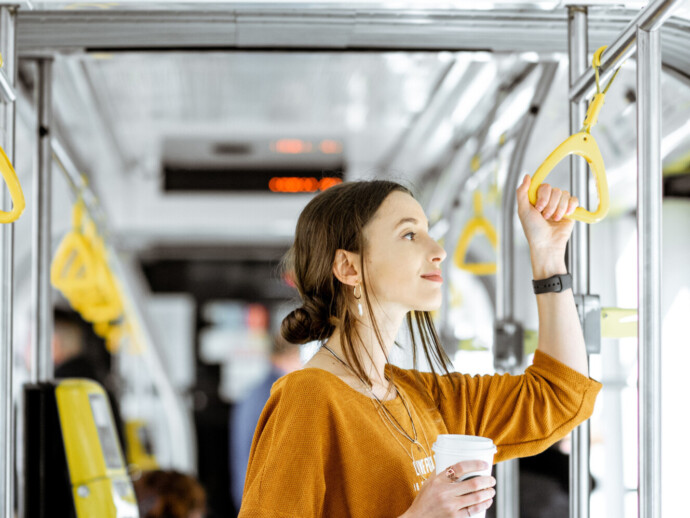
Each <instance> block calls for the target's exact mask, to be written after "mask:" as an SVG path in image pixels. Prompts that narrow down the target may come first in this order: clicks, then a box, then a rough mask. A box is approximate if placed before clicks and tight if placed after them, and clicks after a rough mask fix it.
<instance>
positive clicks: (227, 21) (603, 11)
mask: <svg viewBox="0 0 690 518" xmlns="http://www.w3.org/2000/svg"><path fill="white" fill-rule="evenodd" d="M636 14H637V12H636V11H634V10H630V9H622V8H618V9H616V8H595V7H592V8H590V10H589V40H590V47H591V48H597V47H598V46H601V45H606V44H608V43H610V42H611V41H612V40H613V39H614V38H615V37H617V36H618V34H619V33H620V32H621V31H622V30H623V29H624V28H625V26H626V25H627V24H628V23H629V22H630V20H631V19H633V18H634V17H635V15H636ZM566 34H567V15H566V10H565V9H561V8H559V9H555V10H552V11H548V10H543V9H538V8H524V9H519V10H518V9H512V10H511V9H505V10H487V11H479V10H441V9H433V8H429V9H424V8H421V9H420V8H416V9H381V8H379V9H376V8H371V9H369V8H366V9H357V8H354V9H353V8H340V7H317V8H315V7H312V6H299V5H296V6H293V5H290V6H285V5H270V4H269V5H262V6H261V7H260V8H259V7H257V6H256V5H241V4H240V5H239V6H233V7H232V8H231V9H228V8H222V6H218V5H215V6H213V5H212V4H203V3H201V4H196V5H195V8H194V9H193V10H165V9H163V8H161V9H160V10H155V11H152V10H142V9H132V10H126V9H121V10H113V9H105V10H100V11H98V10H85V11H81V10H74V9H70V10H33V11H30V10H24V9H20V11H19V15H18V28H17V38H18V48H19V52H20V54H22V53H24V54H27V53H29V54H30V53H34V52H36V51H43V50H53V51H61V52H74V51H82V50H94V51H96V50H108V51H117V50H134V49H137V50H147V49H151V50H160V49H189V50H191V49H194V50H204V49H215V50H218V49H242V50H249V49H262V50H266V49H280V50H288V49H294V50H300V51H305V50H310V49H312V50H333V51H338V50H350V51H353V50H361V51H367V50H372V51H381V50H391V49H396V50H488V51H492V52H539V51H544V50H545V49H548V51H549V52H567V38H566ZM688 37H690V20H686V19H684V18H679V17H674V18H672V19H670V20H669V21H668V22H667V23H666V24H665V25H664V27H663V29H662V42H663V49H664V56H663V59H664V63H665V64H667V65H669V66H672V67H673V68H674V69H677V70H680V71H682V72H684V73H686V74H687V75H690V55H689V54H688V53H687V52H686V51H685V50H686V47H685V43H684V42H685V41H687V39H688Z"/></svg>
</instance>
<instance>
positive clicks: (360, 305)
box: [352, 283, 364, 317]
mask: <svg viewBox="0 0 690 518" xmlns="http://www.w3.org/2000/svg"><path fill="white" fill-rule="evenodd" d="M358 287H359V297H358V296H357V288H358ZM352 294H353V295H354V296H355V300H359V299H361V298H362V287H361V286H360V285H359V283H357V284H355V289H354V290H352ZM357 311H358V312H359V316H360V317H361V316H362V315H364V312H363V311H362V303H361V302H358V303H357Z"/></svg>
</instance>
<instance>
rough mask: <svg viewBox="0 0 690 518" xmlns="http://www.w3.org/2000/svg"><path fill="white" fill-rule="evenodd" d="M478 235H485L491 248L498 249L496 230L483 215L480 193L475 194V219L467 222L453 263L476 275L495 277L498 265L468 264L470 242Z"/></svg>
mask: <svg viewBox="0 0 690 518" xmlns="http://www.w3.org/2000/svg"><path fill="white" fill-rule="evenodd" d="M477 234H485V235H486V237H487V239H488V240H489V242H490V243H491V246H492V247H493V248H494V250H495V249H496V247H497V245H498V238H497V236H496V229H494V227H493V225H492V224H491V222H490V221H489V220H488V219H486V218H485V217H484V215H483V213H482V195H481V193H480V192H478V191H477V192H475V193H474V217H473V218H472V219H470V220H469V221H468V222H467V226H466V227H465V230H463V232H462V234H461V235H460V239H459V240H458V246H457V247H456V248H455V254H454V255H453V261H454V262H455V265H456V266H457V267H458V268H460V269H462V270H465V271H467V272H470V273H473V274H474V275H494V274H495V273H496V263H495V262H493V263H467V262H465V257H466V256H467V250H468V248H469V246H470V242H471V241H472V239H473V238H474V236H475V235H477Z"/></svg>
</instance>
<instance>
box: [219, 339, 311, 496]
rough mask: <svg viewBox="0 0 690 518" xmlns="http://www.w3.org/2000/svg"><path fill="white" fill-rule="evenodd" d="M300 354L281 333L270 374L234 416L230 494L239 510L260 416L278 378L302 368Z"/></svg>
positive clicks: (275, 345) (231, 417)
mask: <svg viewBox="0 0 690 518" xmlns="http://www.w3.org/2000/svg"><path fill="white" fill-rule="evenodd" d="M299 352H300V349H299V345H294V344H291V343H290V342H288V341H286V340H285V339H284V338H283V337H282V336H281V335H280V333H277V334H276V336H275V338H274V340H273V348H272V350H271V370H270V372H269V373H268V375H267V376H266V378H264V380H263V381H262V382H261V383H259V385H257V386H256V387H255V388H254V389H253V390H252V391H250V392H249V394H248V395H247V397H246V398H245V399H244V400H243V401H239V402H238V403H237V404H236V405H235V407H234V408H233V410H232V411H231V412H230V426H229V435H230V492H231V494H232V500H233V503H234V504H235V507H236V508H237V509H239V508H240V506H241V504H242V492H243V491H244V478H245V475H246V473H247V464H248V463H249V450H250V449H251V447H252V439H253V438H254V430H255V429H256V424H257V423H258V422H259V416H260V415H261V411H262V410H263V408H264V405H265V404H266V401H268V397H269V396H270V395H271V387H272V386H273V384H274V383H275V382H276V381H277V380H278V378H280V377H281V376H284V375H285V374H289V373H291V372H293V371H296V370H298V369H300V368H301V367H302V363H301V361H300V356H299Z"/></svg>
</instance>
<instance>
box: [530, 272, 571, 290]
mask: <svg viewBox="0 0 690 518" xmlns="http://www.w3.org/2000/svg"><path fill="white" fill-rule="evenodd" d="M532 286H533V287H534V293H536V294H537V295H539V294H540V293H551V292H555V293H560V292H562V291H565V290H567V289H568V288H572V287H573V277H572V275H570V274H569V273H566V274H564V275H554V276H553V277H549V278H548V279H541V280H539V281H535V280H533V281H532Z"/></svg>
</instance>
